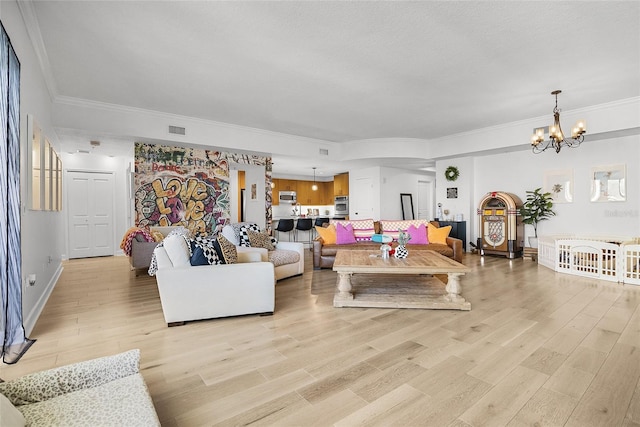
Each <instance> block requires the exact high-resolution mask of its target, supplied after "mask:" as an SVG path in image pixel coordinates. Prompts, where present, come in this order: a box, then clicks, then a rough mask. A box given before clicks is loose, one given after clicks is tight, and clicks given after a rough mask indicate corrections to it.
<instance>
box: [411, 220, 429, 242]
mask: <svg viewBox="0 0 640 427" xmlns="http://www.w3.org/2000/svg"><path fill="white" fill-rule="evenodd" d="M407 233H409V236H411V240H409V244H413V245H428V244H429V238H428V237H427V226H426V225H425V224H420V225H419V226H417V227H416V226H415V225H410V226H409V228H408V229H407Z"/></svg>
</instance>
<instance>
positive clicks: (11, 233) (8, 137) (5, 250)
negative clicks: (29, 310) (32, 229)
mask: <svg viewBox="0 0 640 427" xmlns="http://www.w3.org/2000/svg"><path fill="white" fill-rule="evenodd" d="M0 27H2V40H0V203H3V202H4V201H5V200H6V201H7V202H6V205H4V206H0V303H1V304H2V317H1V318H0V338H2V357H3V361H4V362H5V363H16V362H17V361H18V360H19V359H20V357H22V355H23V354H24V353H25V352H26V351H27V350H28V349H29V347H30V346H31V344H33V342H34V341H33V340H30V339H27V338H26V336H25V331H24V326H23V325H22V283H21V282H22V272H21V261H22V258H21V253H20V62H19V61H18V57H17V56H16V54H15V52H14V51H13V47H12V46H11V42H10V41H9V37H8V36H7V33H6V32H5V30H4V26H3V25H2V24H1V23H0Z"/></svg>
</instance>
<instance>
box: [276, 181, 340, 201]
mask: <svg viewBox="0 0 640 427" xmlns="http://www.w3.org/2000/svg"><path fill="white" fill-rule="evenodd" d="M272 181H273V185H274V187H273V188H272V190H271V191H272V197H273V205H274V206H278V205H279V204H280V200H279V192H280V191H295V192H296V197H297V200H298V203H300V204H301V205H310V206H330V205H333V193H334V190H333V181H316V185H317V186H318V189H317V190H316V191H313V190H312V189H311V186H312V185H313V181H301V180H295V179H279V178H273V180H272Z"/></svg>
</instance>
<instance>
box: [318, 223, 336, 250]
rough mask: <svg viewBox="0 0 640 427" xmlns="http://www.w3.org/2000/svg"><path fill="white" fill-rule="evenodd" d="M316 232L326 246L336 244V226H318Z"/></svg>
mask: <svg viewBox="0 0 640 427" xmlns="http://www.w3.org/2000/svg"><path fill="white" fill-rule="evenodd" d="M316 231H317V232H318V235H319V236H320V237H322V240H323V241H324V244H325V245H335V244H336V226H335V225H334V224H330V225H329V226H328V227H320V226H316Z"/></svg>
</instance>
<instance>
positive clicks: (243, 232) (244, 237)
mask: <svg viewBox="0 0 640 427" xmlns="http://www.w3.org/2000/svg"><path fill="white" fill-rule="evenodd" d="M247 230H251V231H255V232H256V233H259V232H260V227H258V224H247V225H243V226H242V227H240V236H239V237H240V245H239V246H245V247H247V248H249V247H251V242H250V241H249V233H247Z"/></svg>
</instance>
